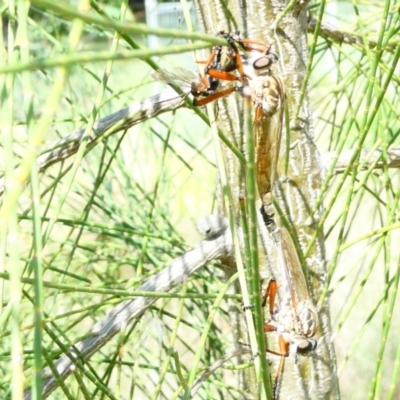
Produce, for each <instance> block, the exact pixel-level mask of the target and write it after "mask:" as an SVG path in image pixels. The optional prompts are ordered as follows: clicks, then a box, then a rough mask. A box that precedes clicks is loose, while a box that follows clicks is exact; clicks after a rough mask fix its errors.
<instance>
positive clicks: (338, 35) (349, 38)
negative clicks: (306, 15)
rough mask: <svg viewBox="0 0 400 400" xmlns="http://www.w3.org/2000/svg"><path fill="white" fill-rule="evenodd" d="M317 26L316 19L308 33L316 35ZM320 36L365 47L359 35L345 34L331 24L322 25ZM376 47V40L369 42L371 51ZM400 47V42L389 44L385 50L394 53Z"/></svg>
mask: <svg viewBox="0 0 400 400" xmlns="http://www.w3.org/2000/svg"><path fill="white" fill-rule="evenodd" d="M316 25H317V20H316V19H315V18H312V19H311V20H310V21H309V23H308V28H307V31H308V32H309V33H314V31H315V27H316ZM319 36H321V37H323V38H324V39H329V40H332V41H334V42H337V43H340V44H341V43H346V44H355V45H357V46H359V47H364V46H365V45H364V41H363V39H362V37H361V35H357V34H356V33H353V32H345V31H342V30H339V29H337V28H336V27H335V26H333V25H332V24H329V23H322V24H321V28H320V30H319ZM376 45H377V43H376V41H374V40H368V41H367V46H368V47H369V48H370V49H373V48H375V47H376ZM399 45H400V41H392V42H388V43H387V44H386V46H385V49H386V50H389V51H394V50H395V49H396V48H397V46H399Z"/></svg>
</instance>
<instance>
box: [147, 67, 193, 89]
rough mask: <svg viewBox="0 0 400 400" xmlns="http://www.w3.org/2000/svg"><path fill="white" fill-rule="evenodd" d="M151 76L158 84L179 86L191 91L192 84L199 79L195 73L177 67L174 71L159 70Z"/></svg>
mask: <svg viewBox="0 0 400 400" xmlns="http://www.w3.org/2000/svg"><path fill="white" fill-rule="evenodd" d="M151 76H152V77H153V79H154V80H156V81H158V82H163V83H167V84H168V85H170V84H172V85H177V86H179V87H181V88H182V89H187V88H189V89H190V87H191V84H192V82H197V81H198V77H197V76H196V75H195V74H194V73H193V72H191V71H188V70H187V69H185V68H182V67H175V68H174V69H173V70H165V69H159V70H158V71H155V72H153V73H152V74H151Z"/></svg>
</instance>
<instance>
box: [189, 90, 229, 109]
mask: <svg viewBox="0 0 400 400" xmlns="http://www.w3.org/2000/svg"><path fill="white" fill-rule="evenodd" d="M233 92H236V87H230V88H228V89H224V90H220V91H219V92H215V93H213V94H210V95H209V96H207V97H204V98H202V99H200V100H197V99H194V100H193V104H194V105H195V106H197V107H201V106H205V105H206V104H208V103H211V102H212V101H214V100H218V99H221V98H222V97H225V96H229V95H230V94H231V93H233Z"/></svg>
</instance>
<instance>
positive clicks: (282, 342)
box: [155, 31, 317, 399]
mask: <svg viewBox="0 0 400 400" xmlns="http://www.w3.org/2000/svg"><path fill="white" fill-rule="evenodd" d="M218 35H219V36H221V37H223V38H225V39H226V40H227V42H228V46H226V47H227V49H225V48H223V47H222V46H215V47H214V48H213V50H212V52H211V55H210V57H209V58H208V60H207V61H206V62H205V67H204V75H203V76H201V77H200V78H198V79H197V78H195V77H193V76H191V79H188V78H186V80H189V81H190V93H191V94H192V95H193V97H194V101H193V104H194V105H195V106H204V105H206V104H208V103H210V102H212V101H215V100H218V99H220V98H223V97H225V96H228V95H230V94H231V93H233V92H243V91H244V88H245V87H247V86H249V87H250V89H251V97H252V101H253V104H254V106H255V107H256V110H255V120H254V131H255V136H256V140H255V142H256V147H257V149H256V164H257V185H258V191H259V193H260V197H261V201H262V204H263V207H262V210H263V209H264V207H266V208H267V207H268V204H269V203H270V200H269V199H270V197H271V193H272V189H273V185H274V180H275V175H276V166H277V161H278V157H279V145H280V139H281V130H282V117H283V101H284V86H283V82H282V80H281V79H280V78H279V76H276V75H272V74H271V71H270V69H271V67H272V66H273V64H274V63H276V62H277V61H278V57H277V55H276V54H274V53H272V52H271V46H269V45H267V44H266V43H264V42H260V41H257V40H252V39H243V38H241V36H240V34H238V33H235V34H233V33H228V32H225V31H221V32H219V34H218ZM175 72H176V73H175V76H173V73H165V72H157V73H156V74H155V77H156V79H158V80H162V81H164V82H167V83H173V81H176V78H177V77H178V78H179V75H182V74H183V75H184V74H185V72H184V70H182V71H175ZM186 77H188V75H187V74H186ZM181 78H182V77H181ZM180 80H182V79H180ZM221 81H228V82H237V83H240V84H241V85H234V86H230V87H228V88H225V89H220V83H221ZM219 89H220V90H219ZM271 218H273V216H270V217H269V219H271ZM271 221H272V222H273V223H272V224H269V223H267V229H268V230H269V231H270V234H271V236H272V238H273V239H274V241H275V243H276V245H277V249H278V260H279V264H280V266H281V268H280V269H281V271H282V283H281V286H280V288H279V294H280V296H279V297H280V301H279V307H275V300H276V297H277V294H278V286H277V283H276V281H275V280H274V279H272V280H271V281H270V282H269V285H268V287H267V289H266V291H265V294H264V297H263V306H265V305H266V304H267V303H268V306H269V314H270V320H268V321H267V322H265V323H264V331H265V332H277V333H278V334H279V352H276V351H272V350H267V352H269V353H270V354H274V355H277V356H280V358H281V359H280V363H279V367H278V370H277V373H276V377H275V382H274V386H273V396H274V399H276V398H277V397H278V391H279V390H278V389H279V382H280V380H281V376H282V372H283V368H284V361H285V358H286V357H288V356H289V354H290V352H291V351H292V352H293V353H295V354H302V355H306V354H308V353H309V352H311V351H312V350H314V349H315V348H316V346H317V342H316V341H315V340H314V339H313V337H314V335H315V333H316V330H317V313H316V310H315V308H314V306H313V304H312V302H311V299H310V296H309V293H308V289H307V284H306V280H305V277H304V274H303V271H302V268H301V264H300V260H299V257H298V255H297V251H296V248H295V246H294V243H293V240H292V238H291V236H290V234H289V232H288V231H287V230H286V228H284V227H282V228H276V225H275V224H274V221H273V220H271ZM271 221H270V222H271ZM273 227H275V228H273Z"/></svg>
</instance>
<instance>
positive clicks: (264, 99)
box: [250, 76, 282, 115]
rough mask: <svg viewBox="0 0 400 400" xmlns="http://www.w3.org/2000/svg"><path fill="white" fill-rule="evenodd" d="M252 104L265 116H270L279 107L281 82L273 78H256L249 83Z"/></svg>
mask: <svg viewBox="0 0 400 400" xmlns="http://www.w3.org/2000/svg"><path fill="white" fill-rule="evenodd" d="M250 86H251V88H252V93H253V102H254V105H255V106H256V107H260V108H262V110H263V112H264V114H265V115H272V114H274V113H275V112H276V110H277V109H278V108H279V107H281V98H282V95H281V90H282V88H281V80H280V79H279V78H276V77H275V76H263V77H257V78H255V79H253V80H251V81H250Z"/></svg>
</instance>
